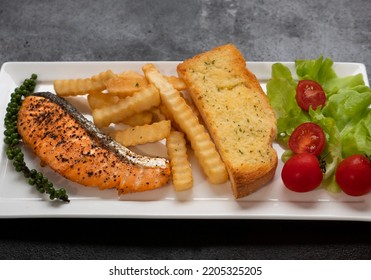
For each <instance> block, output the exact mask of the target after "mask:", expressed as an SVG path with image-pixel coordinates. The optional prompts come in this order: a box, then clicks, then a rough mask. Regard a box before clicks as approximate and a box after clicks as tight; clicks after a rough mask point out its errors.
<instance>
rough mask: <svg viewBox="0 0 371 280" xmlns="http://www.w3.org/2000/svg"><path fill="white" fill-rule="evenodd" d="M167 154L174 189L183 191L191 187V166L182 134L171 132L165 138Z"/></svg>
mask: <svg viewBox="0 0 371 280" xmlns="http://www.w3.org/2000/svg"><path fill="white" fill-rule="evenodd" d="M166 148H167V153H168V155H169V158H170V166H171V174H172V179H173V185H174V189H175V190H176V191H184V190H187V189H190V188H192V187H193V176H192V168H191V164H190V162H189V160H188V156H187V144H186V140H185V136H184V133H182V132H179V131H175V130H173V131H171V132H170V134H169V136H168V137H167V138H166Z"/></svg>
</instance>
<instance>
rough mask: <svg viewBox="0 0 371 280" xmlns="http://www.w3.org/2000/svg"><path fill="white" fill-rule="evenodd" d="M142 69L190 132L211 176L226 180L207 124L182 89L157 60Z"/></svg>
mask: <svg viewBox="0 0 371 280" xmlns="http://www.w3.org/2000/svg"><path fill="white" fill-rule="evenodd" d="M142 70H143V72H144V74H145V76H146V78H147V79H148V80H149V81H150V82H151V83H152V84H154V85H155V86H156V87H157V88H158V90H159V91H160V95H161V101H162V103H163V104H165V105H166V107H167V108H168V109H169V111H170V112H171V114H172V116H173V118H174V120H175V122H176V123H177V124H178V125H179V126H180V128H181V129H182V131H183V132H184V133H185V134H186V135H187V138H188V140H189V141H190V143H191V147H192V149H193V150H194V152H195V155H196V157H197V159H198V161H199V163H200V165H201V168H202V170H203V171H204V173H205V174H206V176H207V178H208V180H209V181H210V182H211V183H214V184H219V183H224V182H225V181H226V180H227V179H228V173H227V170H226V168H225V164H224V162H223V161H222V160H221V158H220V155H219V153H218V152H217V150H216V147H215V144H214V143H213V142H212V141H211V138H210V135H209V134H208V132H207V131H206V129H205V127H204V126H203V125H201V124H200V123H199V121H198V118H197V117H196V115H195V114H194V113H193V111H192V109H191V108H190V107H189V106H188V105H187V103H186V101H185V100H184V98H183V97H182V96H181V94H180V93H179V91H177V90H176V89H174V87H173V86H172V85H171V84H170V83H169V82H168V81H167V80H166V78H165V77H164V76H163V75H162V74H161V73H160V72H159V71H158V70H157V69H156V68H155V66H154V65H153V64H146V65H144V66H143V67H142Z"/></svg>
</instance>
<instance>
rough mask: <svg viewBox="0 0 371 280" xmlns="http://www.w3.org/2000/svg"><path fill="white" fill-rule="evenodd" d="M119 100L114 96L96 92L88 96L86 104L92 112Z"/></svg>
mask: <svg viewBox="0 0 371 280" xmlns="http://www.w3.org/2000/svg"><path fill="white" fill-rule="evenodd" d="M119 100H120V98H119V97H118V96H115V95H110V94H107V93H102V92H97V93H93V94H88V104H89V106H90V108H91V109H92V110H94V109H97V108H102V107H105V106H111V105H113V104H116V103H117V102H118V101H119Z"/></svg>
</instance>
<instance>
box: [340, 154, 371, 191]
mask: <svg viewBox="0 0 371 280" xmlns="http://www.w3.org/2000/svg"><path fill="white" fill-rule="evenodd" d="M335 178H336V182H337V183H338V184H339V186H340V188H341V189H342V190H343V191H344V192H345V193H346V194H348V195H351V196H360V195H364V194H367V193H368V192H369V191H370V190H371V162H370V160H369V159H368V158H367V157H365V156H363V155H353V156H349V157H347V158H345V159H344V160H343V161H341V162H340V164H339V165H338V168H337V170H336V174H335Z"/></svg>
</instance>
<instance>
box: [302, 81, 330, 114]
mask: <svg viewBox="0 0 371 280" xmlns="http://www.w3.org/2000/svg"><path fill="white" fill-rule="evenodd" d="M295 97H296V102H297V103H298V105H299V106H300V108H302V109H303V110H306V111H308V110H309V107H312V109H313V110H315V109H316V108H317V107H318V106H322V107H323V105H325V103H326V94H325V92H324V90H323V89H322V87H321V85H320V84H319V83H317V82H315V81H311V80H301V81H299V83H298V85H297V87H296V96H295Z"/></svg>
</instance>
